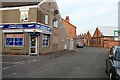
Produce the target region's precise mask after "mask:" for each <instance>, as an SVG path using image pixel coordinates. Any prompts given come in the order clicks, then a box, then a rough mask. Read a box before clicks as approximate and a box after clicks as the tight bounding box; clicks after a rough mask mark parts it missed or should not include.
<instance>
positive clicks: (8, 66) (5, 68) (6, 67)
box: [2, 66, 10, 69]
mask: <svg viewBox="0 0 120 80" xmlns="http://www.w3.org/2000/svg"><path fill="white" fill-rule="evenodd" d="M8 68H10V67H9V66H8V67H5V68H2V69H8Z"/></svg>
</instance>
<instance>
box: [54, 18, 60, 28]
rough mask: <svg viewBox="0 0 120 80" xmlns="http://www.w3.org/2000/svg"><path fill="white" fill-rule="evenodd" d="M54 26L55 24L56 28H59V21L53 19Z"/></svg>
mask: <svg viewBox="0 0 120 80" xmlns="http://www.w3.org/2000/svg"><path fill="white" fill-rule="evenodd" d="M53 24H54V27H57V28H58V24H59V22H58V19H56V18H55V19H53Z"/></svg>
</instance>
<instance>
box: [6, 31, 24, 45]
mask: <svg viewBox="0 0 120 80" xmlns="http://www.w3.org/2000/svg"><path fill="white" fill-rule="evenodd" d="M7 34H12V33H7ZM13 34H14V33H13ZM16 34H22V36H23V38H22V45H21V46H16V45H15V37H14V38H13V45H12V46H11V45H6V41H7V40H6V39H7V38H6V34H5V37H4V39H5V42H4V45H5V47H24V34H23V33H16Z"/></svg>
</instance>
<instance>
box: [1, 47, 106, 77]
mask: <svg viewBox="0 0 120 80" xmlns="http://www.w3.org/2000/svg"><path fill="white" fill-rule="evenodd" d="M107 53H108V49H104V48H93V47H85V48H79V49H75V50H72V51H63V52H58V53H52V54H48V55H41V56H3V57H2V59H3V61H2V77H3V78H107V77H108V76H107V74H106V73H105V59H106V56H107Z"/></svg>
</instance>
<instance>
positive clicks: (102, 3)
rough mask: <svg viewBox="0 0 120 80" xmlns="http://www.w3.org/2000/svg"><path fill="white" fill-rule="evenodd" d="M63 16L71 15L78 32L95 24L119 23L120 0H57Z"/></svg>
mask: <svg viewBox="0 0 120 80" xmlns="http://www.w3.org/2000/svg"><path fill="white" fill-rule="evenodd" d="M57 1H58V7H59V8H60V12H61V14H62V17H63V18H65V16H70V22H71V23H72V24H74V25H76V26H77V34H79V33H84V32H85V31H87V30H89V28H91V27H95V26H99V25H102V26H104V25H105V26H107V25H109V26H117V25H118V1H119V0H89V1H88V0H74V1H73V0H57Z"/></svg>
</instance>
